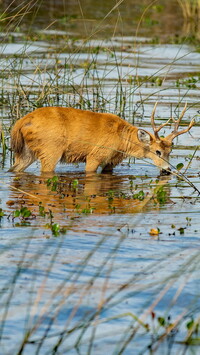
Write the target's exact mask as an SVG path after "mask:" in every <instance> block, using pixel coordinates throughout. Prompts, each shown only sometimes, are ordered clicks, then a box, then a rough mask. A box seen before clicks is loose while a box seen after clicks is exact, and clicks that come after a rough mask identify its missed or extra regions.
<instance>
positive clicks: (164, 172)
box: [160, 168, 171, 175]
mask: <svg viewBox="0 0 200 355" xmlns="http://www.w3.org/2000/svg"><path fill="white" fill-rule="evenodd" d="M170 174H171V169H170V168H168V169H166V170H165V169H162V170H161V171H160V175H170Z"/></svg>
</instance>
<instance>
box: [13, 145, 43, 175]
mask: <svg viewBox="0 0 200 355" xmlns="http://www.w3.org/2000/svg"><path fill="white" fill-rule="evenodd" d="M35 160H36V158H35V156H34V154H33V153H32V152H31V151H30V150H29V149H28V148H26V149H24V151H23V152H22V153H21V154H18V153H16V154H15V162H14V165H13V166H12V167H11V168H10V169H9V170H8V171H13V172H23V171H24V170H25V169H27V168H28V167H29V166H30V165H31V164H32V163H34V161H35Z"/></svg>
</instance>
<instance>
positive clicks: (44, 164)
mask: <svg viewBox="0 0 200 355" xmlns="http://www.w3.org/2000/svg"><path fill="white" fill-rule="evenodd" d="M54 148H55V149H54V150H52V149H51V151H48V153H46V154H41V155H39V156H38V159H39V160H40V162H41V172H42V173H48V172H53V171H54V170H55V167H56V164H57V163H58V162H59V161H60V160H61V158H62V155H63V149H62V151H61V150H60V149H59V148H58V147H54Z"/></svg>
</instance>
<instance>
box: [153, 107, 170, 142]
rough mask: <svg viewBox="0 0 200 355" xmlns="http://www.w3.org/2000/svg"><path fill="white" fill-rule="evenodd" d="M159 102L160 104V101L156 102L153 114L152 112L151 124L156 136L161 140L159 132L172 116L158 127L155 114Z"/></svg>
mask: <svg viewBox="0 0 200 355" xmlns="http://www.w3.org/2000/svg"><path fill="white" fill-rule="evenodd" d="M157 104H158V102H156V103H155V105H154V108H153V111H152V114H151V125H152V128H153V131H154V135H155V138H156V139H158V140H160V137H159V135H158V132H159V131H160V130H161V128H163V127H164V126H166V125H167V124H168V123H169V122H170V120H171V117H170V118H169V119H168V121H167V122H165V123H163V124H161V125H160V126H159V127H156V125H155V122H154V115H155V111H156V107H157Z"/></svg>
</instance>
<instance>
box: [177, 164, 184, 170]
mask: <svg viewBox="0 0 200 355" xmlns="http://www.w3.org/2000/svg"><path fill="white" fill-rule="evenodd" d="M183 167H184V165H183V163H179V164H177V165H176V169H177V170H181V169H182V168H183Z"/></svg>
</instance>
